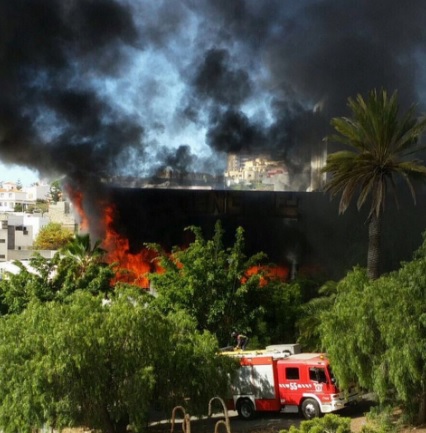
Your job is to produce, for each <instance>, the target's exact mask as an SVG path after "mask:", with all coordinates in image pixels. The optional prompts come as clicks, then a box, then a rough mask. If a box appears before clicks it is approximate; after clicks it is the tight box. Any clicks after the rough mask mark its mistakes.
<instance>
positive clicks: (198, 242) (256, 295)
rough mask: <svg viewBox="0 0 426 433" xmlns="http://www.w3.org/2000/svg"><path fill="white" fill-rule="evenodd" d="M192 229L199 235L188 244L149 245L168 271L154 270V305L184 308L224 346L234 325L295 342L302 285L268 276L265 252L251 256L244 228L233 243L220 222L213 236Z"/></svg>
mask: <svg viewBox="0 0 426 433" xmlns="http://www.w3.org/2000/svg"><path fill="white" fill-rule="evenodd" d="M187 230H189V231H191V232H192V233H193V234H194V236H195V240H194V242H192V243H190V244H189V246H188V247H187V248H179V247H175V248H174V249H173V251H172V253H171V254H168V253H166V252H164V251H162V249H161V247H160V246H159V245H152V244H151V245H148V246H149V248H151V249H154V250H155V251H157V253H158V254H159V260H160V266H161V267H162V268H163V270H164V272H160V273H152V274H150V275H149V279H150V281H151V284H152V287H153V288H154V290H155V292H156V294H157V296H156V300H155V304H156V305H157V306H158V307H159V308H160V309H161V310H162V311H164V312H169V311H178V310H181V309H183V310H184V311H186V312H187V313H188V314H189V315H190V316H191V317H193V318H194V319H195V321H196V323H197V326H198V329H199V330H208V331H210V332H212V333H214V334H215V335H217V337H218V339H219V342H220V343H221V344H222V345H224V346H226V345H228V344H230V343H231V341H230V334H231V331H232V330H238V331H239V332H243V333H248V334H249V335H250V336H251V337H256V339H257V340H258V341H259V340H260V341H261V342H262V343H270V342H271V341H272V342H283V341H294V340H295V322H296V315H297V312H298V308H299V307H300V304H301V293H300V292H301V289H300V286H298V285H297V284H293V285H292V284H286V282H283V281H282V280H280V279H277V278H274V277H273V276H271V275H269V274H268V269H269V267H268V266H267V263H266V255H265V254H264V253H262V252H260V253H258V254H254V255H253V256H251V257H247V256H246V254H245V239H244V230H243V228H242V227H239V228H237V230H236V233H235V241H234V243H233V245H231V246H229V247H227V246H225V245H224V243H223V235H224V230H223V228H222V225H221V223H220V221H218V222H217V223H216V225H215V230H214V234H213V236H212V238H211V239H205V238H204V235H203V233H202V232H201V230H200V228H198V227H188V228H187ZM252 341H253V339H252Z"/></svg>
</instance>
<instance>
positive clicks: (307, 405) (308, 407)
mask: <svg viewBox="0 0 426 433" xmlns="http://www.w3.org/2000/svg"><path fill="white" fill-rule="evenodd" d="M301 410H302V415H303V416H304V417H305V419H312V418H317V417H319V416H320V408H319V404H318V402H317V401H316V400H314V399H313V398H307V399H306V400H303V403H302V407H301Z"/></svg>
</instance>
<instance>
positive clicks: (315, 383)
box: [309, 367, 331, 401]
mask: <svg viewBox="0 0 426 433" xmlns="http://www.w3.org/2000/svg"><path fill="white" fill-rule="evenodd" d="M309 381H310V383H311V386H312V391H313V392H315V394H317V395H318V397H319V399H320V400H321V401H324V395H325V394H330V392H331V391H330V383H329V382H328V380H327V376H326V372H325V369H324V368H321V367H310V368H309Z"/></svg>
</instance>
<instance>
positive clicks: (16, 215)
mask: <svg viewBox="0 0 426 433" xmlns="http://www.w3.org/2000/svg"><path fill="white" fill-rule="evenodd" d="M1 186H2V187H1V188H0V262H4V261H10V260H26V259H29V258H30V257H31V256H32V254H33V253H34V250H33V249H32V246H33V243H34V240H35V239H36V238H37V236H38V234H39V232H40V230H41V229H42V228H43V227H45V226H46V225H47V224H49V223H50V222H57V223H60V224H61V225H62V226H63V227H65V228H68V229H69V230H72V231H73V230H75V226H76V222H75V218H74V214H73V212H72V206H71V204H70V203H69V202H67V201H61V202H58V203H49V207H48V211H47V212H46V211H44V212H43V211H41V210H39V211H37V207H35V205H36V203H37V200H48V199H49V192H50V187H49V185H43V184H42V185H33V186H31V187H28V188H23V189H22V190H21V189H18V188H17V185H16V184H15V183H13V182H3V184H2V185H1ZM17 204H21V205H22V207H21V208H22V209H23V211H22V212H14V210H15V209H16V205H17ZM30 205H32V206H31V208H32V213H30V212H27V211H26V209H28V207H29V206H30ZM39 252H40V253H41V254H42V255H43V256H44V257H50V256H51V255H52V252H49V251H39Z"/></svg>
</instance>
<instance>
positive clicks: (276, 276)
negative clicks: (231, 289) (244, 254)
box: [241, 265, 289, 287]
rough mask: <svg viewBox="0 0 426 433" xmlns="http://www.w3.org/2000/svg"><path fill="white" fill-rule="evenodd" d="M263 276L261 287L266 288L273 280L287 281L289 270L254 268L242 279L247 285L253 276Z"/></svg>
mask: <svg viewBox="0 0 426 433" xmlns="http://www.w3.org/2000/svg"><path fill="white" fill-rule="evenodd" d="M257 274H262V275H261V277H260V281H259V286H260V287H265V286H266V285H267V284H268V283H269V282H270V281H271V280H280V281H287V280H288V276H289V269H288V268H284V267H282V266H277V265H275V266H272V265H269V266H260V265H259V266H252V267H251V268H249V269H247V271H246V273H245V275H244V277H243V278H242V279H241V281H242V282H243V283H245V282H246V281H247V280H248V279H249V278H250V277H251V276H252V275H257Z"/></svg>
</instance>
